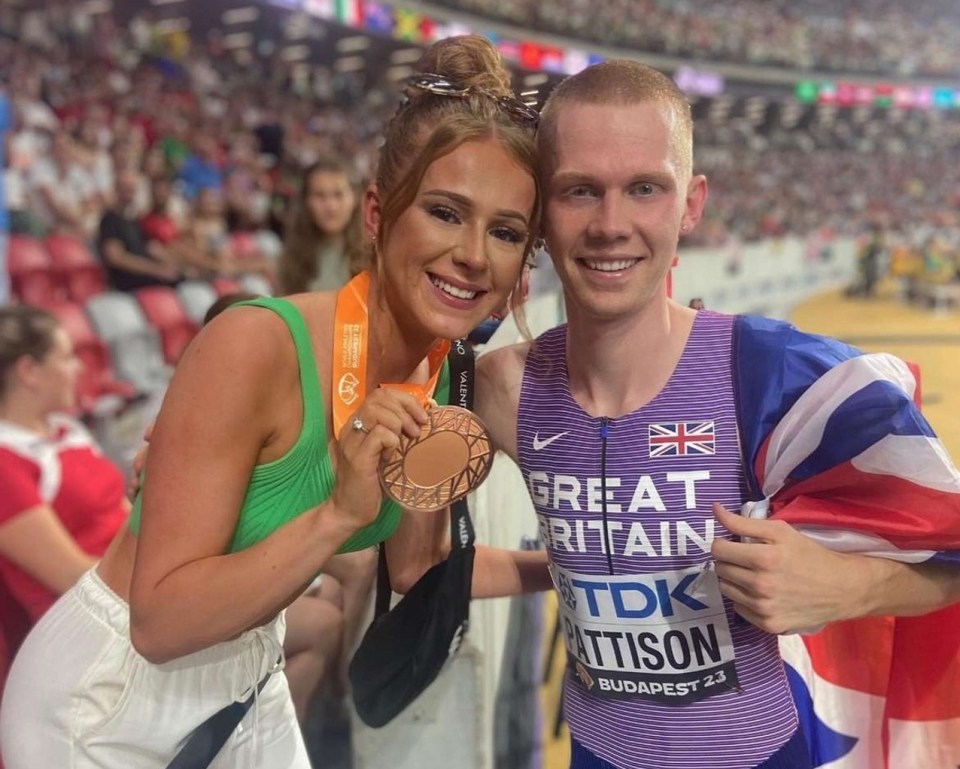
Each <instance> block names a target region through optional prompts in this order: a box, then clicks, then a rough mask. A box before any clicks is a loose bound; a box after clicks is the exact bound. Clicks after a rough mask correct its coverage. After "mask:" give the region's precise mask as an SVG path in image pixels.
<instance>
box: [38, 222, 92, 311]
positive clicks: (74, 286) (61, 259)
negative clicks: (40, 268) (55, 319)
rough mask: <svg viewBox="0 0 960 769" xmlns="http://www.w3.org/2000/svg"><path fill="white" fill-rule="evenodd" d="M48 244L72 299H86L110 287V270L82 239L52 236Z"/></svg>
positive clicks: (48, 249) (51, 257) (61, 280)
mask: <svg viewBox="0 0 960 769" xmlns="http://www.w3.org/2000/svg"><path fill="white" fill-rule="evenodd" d="M45 243H46V246H47V251H48V252H49V254H50V259H51V261H52V262H53V267H54V269H55V270H56V272H57V273H58V275H59V276H60V282H61V284H62V285H63V286H64V287H65V289H66V292H67V296H68V297H69V298H70V299H72V300H73V301H74V302H85V301H86V300H87V299H89V298H90V297H91V296H96V295H97V294H100V293H102V292H104V291H106V290H107V273H106V271H105V270H104V268H103V265H102V264H100V262H99V261H98V260H97V258H96V257H95V256H94V255H93V253H92V252H91V251H90V249H89V248H88V247H87V245H86V244H85V243H84V242H83V241H82V240H80V239H79V238H77V237H74V236H72V235H50V236H49V237H47V239H46V241H45Z"/></svg>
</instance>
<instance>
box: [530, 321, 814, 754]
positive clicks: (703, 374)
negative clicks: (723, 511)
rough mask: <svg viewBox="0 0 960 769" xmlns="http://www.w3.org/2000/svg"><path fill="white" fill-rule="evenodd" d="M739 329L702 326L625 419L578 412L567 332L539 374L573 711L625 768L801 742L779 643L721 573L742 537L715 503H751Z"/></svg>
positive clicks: (555, 333) (601, 750) (595, 747)
mask: <svg viewBox="0 0 960 769" xmlns="http://www.w3.org/2000/svg"><path fill="white" fill-rule="evenodd" d="M733 322H734V319H733V317H731V316H727V315H721V314H718V313H713V312H700V313H698V314H697V318H696V320H695V322H694V326H693V330H692V332H691V335H690V338H689V340H688V342H687V346H686V348H685V350H684V352H683V355H682V357H681V359H680V361H679V363H678V365H677V368H676V370H675V371H674V373H673V375H672V376H671V378H670V380H669V381H668V382H667V384H666V386H665V387H664V388H663V390H662V391H661V392H660V393H659V394H658V395H657V396H656V397H655V398H654V399H653V400H652V401H651V402H650V403H648V404H647V405H645V406H644V407H642V408H640V409H638V410H637V411H635V412H633V413H630V414H627V415H624V416H621V417H618V418H616V419H606V418H598V417H591V416H590V415H588V414H587V413H586V412H584V410H583V409H582V408H581V407H580V406H579V404H578V403H577V402H576V401H575V400H574V399H573V397H572V395H571V393H570V386H569V380H568V377H567V369H566V362H565V361H566V357H565V355H566V327H565V326H561V327H558V328H555V329H552V330H550V331H548V332H546V333H545V334H543V335H542V336H541V337H540V338H538V339H537V341H536V343H535V345H534V347H533V349H532V351H531V353H530V354H529V355H528V357H527V361H526V366H525V370H524V377H523V388H522V391H521V395H520V407H519V420H518V429H517V440H518V455H519V457H518V458H519V462H520V468H521V470H522V473H523V477H524V480H525V481H526V483H527V487H528V490H529V492H530V496H531V498H532V500H533V503H534V507H535V508H536V512H537V516H538V518H539V522H540V532H541V535H542V538H543V540H544V542H545V544H546V547H547V552H548V555H549V559H550V564H551V572H552V576H553V579H554V584H555V586H556V588H557V590H558V595H559V606H560V613H561V623H562V635H563V638H564V642H565V645H566V647H567V654H568V660H569V663H570V664H569V670H568V676H567V686H566V693H565V699H564V708H565V713H566V717H567V720H568V722H569V724H570V729H571V732H572V734H573V736H574V737H575V738H576V739H577V740H578V741H579V742H580V743H581V744H583V745H584V746H585V747H587V748H588V749H589V750H591V751H592V752H593V753H595V754H596V755H597V756H599V757H601V758H603V759H606V760H607V761H610V762H611V763H613V764H614V765H615V766H617V767H621V768H622V769H746V768H747V767H753V766H755V765H757V764H758V763H760V762H762V761H763V760H764V759H766V758H767V757H769V756H770V755H771V754H773V753H774V752H775V751H776V750H777V749H778V748H779V747H780V746H781V745H783V744H784V743H785V742H786V741H787V740H788V739H790V737H791V736H792V735H793V734H794V732H795V731H796V729H797V715H796V710H795V707H794V704H793V701H792V699H791V695H790V691H789V688H788V685H787V680H786V677H785V674H784V669H783V664H782V662H781V660H780V655H779V652H778V647H777V639H776V637H775V636H772V635H769V634H767V633H764V632H762V631H761V630H759V629H757V628H756V627H754V626H753V625H751V624H749V623H748V622H746V621H745V620H743V619H742V618H740V617H738V616H736V615H735V613H734V612H733V609H732V606H731V604H730V602H729V601H727V600H725V599H723V597H722V596H721V595H720V594H719V587H718V583H717V580H716V575H715V573H714V572H713V570H712V568H710V567H709V564H711V562H712V557H711V555H710V543H711V542H712V540H713V539H714V538H715V537H727V536H729V534H728V532H727V531H726V530H725V529H723V528H722V527H720V526H719V524H717V523H716V521H715V519H714V517H713V514H712V511H711V506H712V503H713V502H715V501H717V502H721V503H722V504H724V505H725V506H727V507H728V509H731V510H739V509H740V506H741V504H742V502H743V501H744V470H743V463H742V460H741V453H740V442H739V438H738V430H737V421H736V406H735V401H734V390H733V382H732V373H731V345H732V329H733ZM627 354H629V353H627Z"/></svg>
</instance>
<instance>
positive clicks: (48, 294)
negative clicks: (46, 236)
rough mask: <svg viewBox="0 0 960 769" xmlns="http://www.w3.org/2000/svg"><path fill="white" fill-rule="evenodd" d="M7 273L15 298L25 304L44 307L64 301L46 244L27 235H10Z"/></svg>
mask: <svg viewBox="0 0 960 769" xmlns="http://www.w3.org/2000/svg"><path fill="white" fill-rule="evenodd" d="M7 269H8V270H9V272H10V285H11V288H12V289H13V294H14V296H16V297H17V298H18V299H19V300H20V301H21V302H23V303H24V304H34V305H44V304H49V303H50V302H54V301H57V300H58V299H60V298H62V296H63V290H62V287H61V284H60V279H59V276H58V275H57V273H56V271H55V270H54V268H53V262H52V261H51V259H50V254H48V253H47V250H46V249H45V248H44V247H43V243H42V242H41V241H39V240H37V239H36V238H32V237H29V236H27V235H11V236H10V245H9V248H8V250H7Z"/></svg>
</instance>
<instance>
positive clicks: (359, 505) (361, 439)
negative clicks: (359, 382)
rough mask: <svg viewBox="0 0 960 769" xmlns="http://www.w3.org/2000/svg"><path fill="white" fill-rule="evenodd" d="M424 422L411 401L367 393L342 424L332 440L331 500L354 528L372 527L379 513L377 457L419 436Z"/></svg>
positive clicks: (398, 394) (392, 393)
mask: <svg viewBox="0 0 960 769" xmlns="http://www.w3.org/2000/svg"><path fill="white" fill-rule="evenodd" d="M428 422H429V418H428V416H427V412H426V410H425V409H424V407H423V406H422V405H421V404H420V401H419V400H418V399H417V398H416V397H414V396H413V395H411V394H410V393H407V392H403V391H400V390H393V389H386V388H380V389H377V390H375V391H374V392H372V393H371V394H370V396H369V397H368V398H366V400H364V401H363V403H362V404H361V405H360V408H359V409H357V410H356V411H355V412H353V414H352V415H351V416H350V418H349V419H348V420H347V423H346V424H345V425H344V427H343V429H342V430H341V432H340V437H339V439H338V441H337V450H336V454H337V464H336V468H337V483H336V486H335V487H334V489H333V494H332V495H331V501H332V502H333V504H334V505H335V507H336V508H337V510H340V511H342V512H344V513H346V514H348V515H349V516H350V518H351V519H352V522H353V523H355V524H356V528H357V529H361V528H363V527H364V526H368V525H369V524H371V523H373V521H375V520H376V518H377V515H378V513H379V511H380V505H381V503H382V502H383V492H382V490H381V488H380V481H379V468H380V463H381V460H382V458H383V457H384V456H385V455H387V454H390V455H392V454H393V452H394V451H395V450H396V449H397V448H398V447H399V446H400V442H401V438H402V437H404V436H406V437H407V438H415V437H416V436H418V435H420V432H421V429H422V426H423V425H425V424H427V423H428Z"/></svg>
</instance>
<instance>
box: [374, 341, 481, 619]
mask: <svg viewBox="0 0 960 769" xmlns="http://www.w3.org/2000/svg"><path fill="white" fill-rule="evenodd" d="M447 365H448V367H449V372H450V405H451V406H460V408H464V409H469V410H470V411H473V391H474V379H475V375H476V361H475V360H474V355H473V347H472V345H471V344H470V343H469V342H468V341H467V340H466V339H456V340H454V342H453V344H452V345H451V346H450V353H449V355H447ZM475 540H476V532H475V531H474V528H473V521H472V520H471V519H470V510H469V508H468V507H467V501H466V500H465V499H460V500H458V501H456V502H454V503H453V504H452V505H450V559H454V558H460V557H461V556H462V554H463V553H464V552H466V551H467V550H470V549H472V548H473V543H474V541H475ZM391 596H392V589H391V587H390V568H389V566H388V565H387V548H386V546H385V545H384V544H383V543H381V544H380V556H379V558H378V561H377V599H376V604H375V607H376V608H375V610H374V615H373V618H374V619H376V618H377V617H380V616H382V615H383V614H386V613H387V612H388V611H390V599H391Z"/></svg>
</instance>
